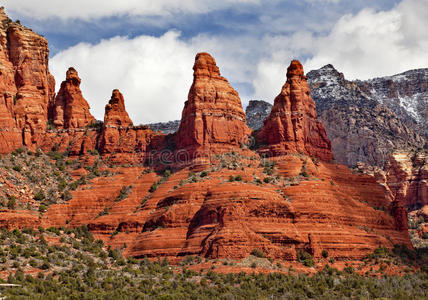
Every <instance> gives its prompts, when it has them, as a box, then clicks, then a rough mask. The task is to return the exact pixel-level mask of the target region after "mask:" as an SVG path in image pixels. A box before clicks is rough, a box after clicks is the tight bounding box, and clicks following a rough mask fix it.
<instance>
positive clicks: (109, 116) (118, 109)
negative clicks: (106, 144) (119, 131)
mask: <svg viewBox="0 0 428 300" xmlns="http://www.w3.org/2000/svg"><path fill="white" fill-rule="evenodd" d="M131 125H132V121H131V119H130V118H129V115H128V113H127V112H126V109H125V101H124V100H123V95H122V94H121V93H120V92H119V90H117V89H116V90H113V93H112V95H111V99H110V101H109V102H108V104H107V105H106V109H105V115H104V126H116V127H127V126H131Z"/></svg>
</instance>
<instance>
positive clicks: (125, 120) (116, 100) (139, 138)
mask: <svg viewBox="0 0 428 300" xmlns="http://www.w3.org/2000/svg"><path fill="white" fill-rule="evenodd" d="M155 136H163V135H161V134H156V133H155V132H153V131H152V130H150V129H149V128H148V127H146V126H133V124H132V121H131V119H130V118H129V116H128V113H127V112H126V109H125V101H124V99H123V95H122V94H121V93H120V92H119V90H113V93H112V96H111V99H110V101H109V103H108V104H107V105H106V108H105V115H104V125H103V128H102V132H101V136H100V142H99V146H98V149H99V151H100V153H102V154H108V155H112V154H115V159H116V160H117V161H119V162H140V163H141V162H144V161H145V160H146V154H147V152H148V149H149V147H150V144H151V142H152V138H153V137H155Z"/></svg>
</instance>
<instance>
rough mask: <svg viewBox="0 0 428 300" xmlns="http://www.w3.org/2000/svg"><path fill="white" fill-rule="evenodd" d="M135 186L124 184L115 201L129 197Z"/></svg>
mask: <svg viewBox="0 0 428 300" xmlns="http://www.w3.org/2000/svg"><path fill="white" fill-rule="evenodd" d="M132 188H133V186H132V185H130V186H123V187H122V189H121V190H120V191H119V195H117V197H116V199H114V202H119V201H122V200H124V199H126V198H128V195H129V193H130V192H131V191H132Z"/></svg>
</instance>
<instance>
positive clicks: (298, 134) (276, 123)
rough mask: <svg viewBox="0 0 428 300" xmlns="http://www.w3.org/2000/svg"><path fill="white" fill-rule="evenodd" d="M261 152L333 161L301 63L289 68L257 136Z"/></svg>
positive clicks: (295, 63) (291, 65) (271, 154)
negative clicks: (301, 154)
mask: <svg viewBox="0 0 428 300" xmlns="http://www.w3.org/2000/svg"><path fill="white" fill-rule="evenodd" d="M257 141H258V143H259V144H261V145H262V147H261V149H260V151H261V152H262V153H266V154H267V155H269V156H277V155H281V154H285V153H295V152H298V153H304V154H307V155H312V156H315V157H318V158H320V159H322V160H326V161H329V160H331V159H332V158H333V155H332V153H331V146H330V141H329V140H328V139H327V135H326V132H325V129H324V126H323V125H322V124H321V122H319V121H317V114H316V109H315V102H314V101H313V100H312V98H311V96H310V90H309V86H308V83H307V80H306V76H305V75H304V72H303V66H302V65H301V64H300V62H299V61H297V60H293V61H292V62H291V64H290V66H289V67H288V69H287V81H286V82H285V84H284V86H283V87H282V90H281V93H280V94H279V95H278V96H277V97H276V98H275V103H274V105H273V108H272V111H271V113H270V115H269V117H268V118H267V119H266V121H265V123H264V126H263V128H262V129H261V130H260V132H259V133H258V134H257Z"/></svg>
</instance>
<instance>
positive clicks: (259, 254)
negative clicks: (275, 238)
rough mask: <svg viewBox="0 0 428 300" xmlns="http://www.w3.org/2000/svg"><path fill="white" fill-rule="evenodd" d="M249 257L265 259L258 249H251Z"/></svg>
mask: <svg viewBox="0 0 428 300" xmlns="http://www.w3.org/2000/svg"><path fill="white" fill-rule="evenodd" d="M251 255H254V256H256V257H260V258H263V257H265V254H264V253H263V251H261V250H259V249H253V251H251Z"/></svg>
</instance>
